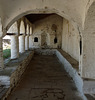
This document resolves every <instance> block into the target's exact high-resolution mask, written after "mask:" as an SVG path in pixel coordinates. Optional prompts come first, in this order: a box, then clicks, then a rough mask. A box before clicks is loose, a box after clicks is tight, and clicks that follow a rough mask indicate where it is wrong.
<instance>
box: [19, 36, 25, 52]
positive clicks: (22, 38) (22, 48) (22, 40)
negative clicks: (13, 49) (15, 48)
mask: <svg viewBox="0 0 95 100" xmlns="http://www.w3.org/2000/svg"><path fill="white" fill-rule="evenodd" d="M19 52H20V53H24V52H25V36H24V35H20V36H19Z"/></svg>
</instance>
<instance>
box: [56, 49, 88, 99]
mask: <svg viewBox="0 0 95 100" xmlns="http://www.w3.org/2000/svg"><path fill="white" fill-rule="evenodd" d="M56 56H57V57H58V59H59V60H60V62H61V63H62V65H63V66H64V68H65V70H66V71H67V72H68V73H69V75H70V76H71V77H72V79H73V81H74V83H75V85H76V87H77V89H78V91H79V92H80V93H81V95H82V97H83V99H84V100H87V98H86V96H85V95H84V93H83V80H82V78H81V77H80V76H79V75H78V72H77V70H76V69H75V68H74V67H73V66H72V64H71V63H70V62H68V59H66V58H65V57H64V55H63V54H62V53H61V52H59V51H58V50H56Z"/></svg>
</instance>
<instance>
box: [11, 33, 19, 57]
mask: <svg viewBox="0 0 95 100" xmlns="http://www.w3.org/2000/svg"><path fill="white" fill-rule="evenodd" d="M18 57H19V40H18V36H17V35H12V36H11V59H16V58H18Z"/></svg>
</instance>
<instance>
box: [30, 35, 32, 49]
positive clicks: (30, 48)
mask: <svg viewBox="0 0 95 100" xmlns="http://www.w3.org/2000/svg"><path fill="white" fill-rule="evenodd" d="M32 47H33V41H32V35H30V36H29V48H30V49H31V48H32Z"/></svg>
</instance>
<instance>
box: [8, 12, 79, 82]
mask: <svg viewBox="0 0 95 100" xmlns="http://www.w3.org/2000/svg"><path fill="white" fill-rule="evenodd" d="M29 16H30V17H31V16H36V17H33V18H32V17H31V18H29ZM37 16H42V14H39V13H38V14H33V13H32V14H29V15H27V16H24V18H25V19H27V20H28V22H30V23H27V22H26V21H25V26H26V27H25V31H24V32H25V45H26V47H25V50H26V52H28V50H29V37H30V29H29V28H30V26H32V32H33V33H32V34H31V35H32V38H31V41H30V42H32V43H33V44H32V46H33V47H34V48H40V49H41V46H44V47H45V46H48V48H49V50H47V51H40V50H39V52H40V53H41V54H46V55H48V54H49V55H50V54H52V55H54V54H55V55H57V54H56V53H55V52H56V51H52V49H54V48H56V49H57V48H61V49H62V50H64V53H63V54H66V55H68V57H71V58H70V59H72V57H73V58H75V59H76V60H77V61H76V60H75V59H73V61H75V63H73V64H71V65H72V66H73V65H76V66H77V67H76V66H74V67H75V68H76V69H78V70H79V67H78V61H79V40H78V33H79V32H78V30H77V29H75V27H74V26H73V25H72V23H71V22H69V21H68V20H66V19H65V18H63V17H61V16H59V15H57V14H55V13H49V14H46V13H45V14H43V16H44V17H37ZM39 18H40V19H39ZM31 19H32V20H31ZM38 19H39V20H38ZM63 19H64V20H63ZM13 21H14V20H13ZM11 23H12V22H10V24H11ZM31 23H32V24H33V25H30V24H31ZM7 27H9V26H7ZM63 29H64V30H63ZM20 30H21V29H20ZM62 30H63V31H62ZM14 33H15V32H14ZM15 35H16V34H15ZM19 35H20V34H19V31H18V32H17V35H16V36H15V37H14V36H13V37H12V39H13V40H15V41H13V43H14V45H15V44H19V43H18V42H17V41H18V36H19ZM47 38H49V39H47ZM72 44H73V45H72ZM14 45H13V47H14ZM16 46H17V47H16ZM16 46H15V49H14V50H16V52H14V53H15V56H16V55H18V50H17V48H18V45H16ZM33 50H34V49H33ZM58 52H59V53H58ZM58 52H57V53H58V55H57V56H59V59H60V58H62V56H64V55H60V54H61V52H60V51H58ZM66 52H67V53H66ZM27 55H28V53H27ZM30 55H32V54H30ZM16 57H17V56H16ZM26 57H27V56H26ZM68 57H67V58H68ZM30 58H31V57H29V58H26V59H25V60H26V61H25V62H28V60H29V61H30ZM60 61H62V62H64V61H63V59H60ZM66 61H67V63H69V62H68V60H66ZM70 63H72V62H70ZM23 64H24V61H23ZM23 64H21V65H20V66H22V65H23ZM69 65H70V64H69ZM23 66H24V65H23ZM70 67H71V66H70ZM21 69H22V70H23V67H21ZM38 69H40V68H38ZM72 69H73V68H72ZM72 69H70V70H69V71H72ZM74 72H75V73H74V75H75V76H76V75H78V74H76V73H77V72H76V70H74ZM72 73H73V72H72ZM74 75H73V77H74ZM13 81H16V80H13ZM14 83H15V82H14Z"/></svg>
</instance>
